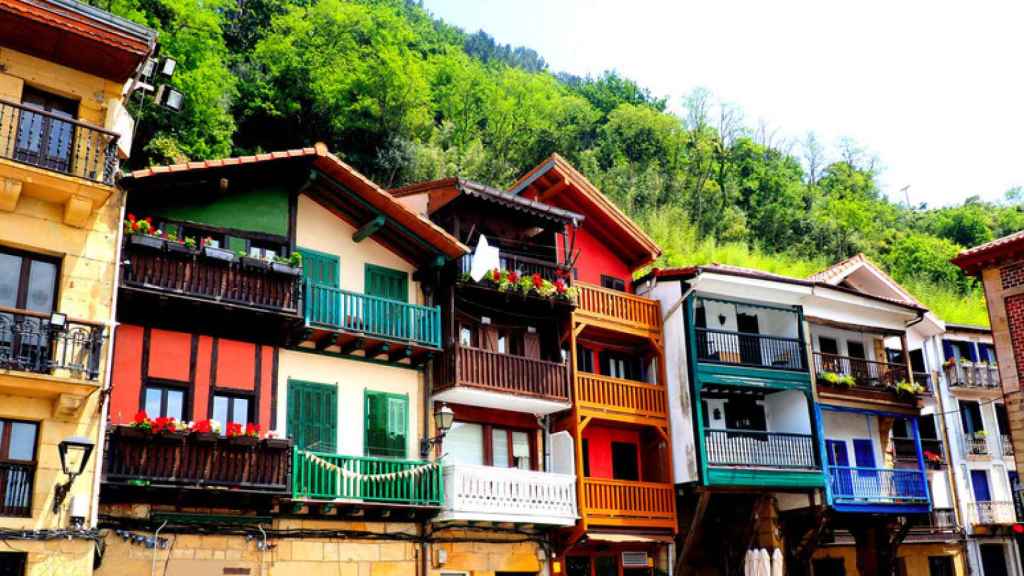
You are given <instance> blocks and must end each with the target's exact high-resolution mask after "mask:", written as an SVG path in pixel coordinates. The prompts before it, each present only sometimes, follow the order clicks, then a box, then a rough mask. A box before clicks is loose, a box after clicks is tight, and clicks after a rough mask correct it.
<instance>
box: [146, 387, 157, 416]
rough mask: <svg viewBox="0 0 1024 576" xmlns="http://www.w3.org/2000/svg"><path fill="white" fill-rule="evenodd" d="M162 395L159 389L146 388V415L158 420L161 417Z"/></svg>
mask: <svg viewBox="0 0 1024 576" xmlns="http://www.w3.org/2000/svg"><path fill="white" fill-rule="evenodd" d="M160 393H161V390H160V389H159V388H146V406H145V410H146V414H147V415H149V417H150V418H157V417H159V416H160Z"/></svg>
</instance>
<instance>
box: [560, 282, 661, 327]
mask: <svg viewBox="0 0 1024 576" xmlns="http://www.w3.org/2000/svg"><path fill="white" fill-rule="evenodd" d="M576 288H577V289H578V290H579V297H578V299H577V302H576V307H577V308H576V309H577V310H578V311H580V312H584V313H587V314H590V315H592V316H594V317H596V318H597V319H599V320H605V321H609V322H617V323H621V324H626V325H627V326H629V327H631V328H636V329H639V330H648V331H658V330H660V329H661V309H660V308H659V307H658V302H657V301H656V300H651V299H650V298H644V297H642V296H636V295H634V294H629V293H628V292H620V291H618V290H610V289H608V288H601V287H600V286H594V285H593V284H587V283H585V282H577V283H576Z"/></svg>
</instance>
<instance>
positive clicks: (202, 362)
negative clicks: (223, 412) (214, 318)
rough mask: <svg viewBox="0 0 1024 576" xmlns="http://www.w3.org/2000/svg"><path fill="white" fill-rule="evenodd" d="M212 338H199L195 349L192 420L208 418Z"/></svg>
mask: <svg viewBox="0 0 1024 576" xmlns="http://www.w3.org/2000/svg"><path fill="white" fill-rule="evenodd" d="M212 355H213V338H210V337H209V336H200V337H199V345H198V346H197V347H196V381H195V382H193V383H192V391H193V394H192V397H193V401H192V420H193V421H195V420H206V419H207V418H209V417H210V362H211V358H212Z"/></svg>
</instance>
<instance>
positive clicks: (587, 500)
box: [582, 478, 675, 523]
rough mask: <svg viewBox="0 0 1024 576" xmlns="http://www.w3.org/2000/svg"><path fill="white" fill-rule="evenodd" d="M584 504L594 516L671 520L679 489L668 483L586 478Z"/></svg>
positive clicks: (585, 509)
mask: <svg viewBox="0 0 1024 576" xmlns="http://www.w3.org/2000/svg"><path fill="white" fill-rule="evenodd" d="M582 506H583V513H584V514H586V515H587V516H591V517H597V518H604V519H636V520H662V521H664V520H669V521H671V520H674V518H675V490H674V488H673V486H672V484H668V483H659V482H635V481H629V480H611V479H606V478H584V479H583V500H582ZM598 523H600V520H598Z"/></svg>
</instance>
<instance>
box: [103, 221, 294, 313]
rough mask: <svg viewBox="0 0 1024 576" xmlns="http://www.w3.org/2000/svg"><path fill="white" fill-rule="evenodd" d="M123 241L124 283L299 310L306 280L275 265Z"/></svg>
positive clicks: (238, 302) (261, 306)
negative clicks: (264, 266) (250, 263)
mask: <svg viewBox="0 0 1024 576" xmlns="http://www.w3.org/2000/svg"><path fill="white" fill-rule="evenodd" d="M130 238H131V237H129V241H128V242H127V243H126V244H125V250H124V254H125V260H126V262H127V264H126V265H125V267H124V272H123V273H122V280H123V282H124V284H125V285H126V286H131V287H136V288H146V289H154V290H159V291H161V292H167V293H172V294H180V295H182V296H188V297H192V298H200V299H203V300H210V301H213V302H224V303H230V304H236V305H240V306H248V307H253V308H259V309H262V310H270V311H275V312H282V313H289V314H297V313H298V309H299V289H300V286H301V282H302V280H301V279H300V278H298V277H297V276H295V275H292V274H286V273H282V272H275V271H273V270H272V269H255V268H250V267H247V266H243V265H242V264H240V263H237V262H226V261H224V260H219V259H215V258H208V257H206V256H205V255H203V254H202V253H193V252H175V251H168V252H164V251H161V250H154V249H152V248H146V247H139V246H135V245H134V244H133V243H132V241H131V239H130Z"/></svg>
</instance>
